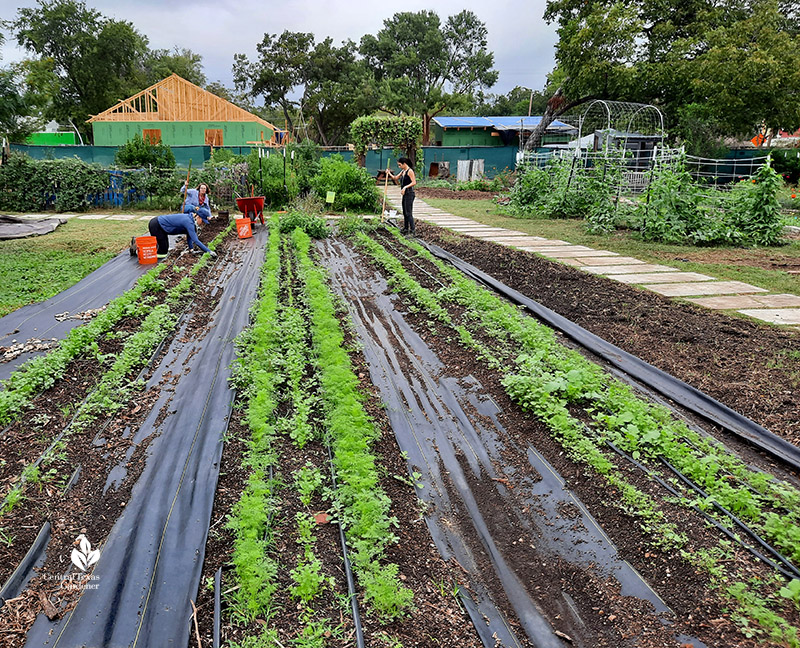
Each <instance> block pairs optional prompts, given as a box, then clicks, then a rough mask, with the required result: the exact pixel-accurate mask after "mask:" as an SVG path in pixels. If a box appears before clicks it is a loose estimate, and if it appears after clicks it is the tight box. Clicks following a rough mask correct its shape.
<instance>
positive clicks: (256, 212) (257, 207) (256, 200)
mask: <svg viewBox="0 0 800 648" xmlns="http://www.w3.org/2000/svg"><path fill="white" fill-rule="evenodd" d="M236 206H237V207H238V208H239V211H240V212H242V213H243V214H244V215H245V218H249V219H250V222H251V223H255V222H256V219H259V220H260V221H261V224H262V225H263V224H264V196H247V197H246V198H237V199H236Z"/></svg>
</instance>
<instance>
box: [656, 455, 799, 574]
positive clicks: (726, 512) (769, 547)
mask: <svg viewBox="0 0 800 648" xmlns="http://www.w3.org/2000/svg"><path fill="white" fill-rule="evenodd" d="M659 458H660V459H661V463H663V464H664V465H665V466H666V467H667V468H669V469H670V470H671V471H672V472H673V473H675V476H676V477H678V479H680V480H681V481H682V482H683V483H684V484H686V485H687V486H688V487H689V488H691V489H692V490H693V491H695V492H696V493H697V494H698V495H700V497H702V498H704V499H706V500H709V501H710V502H711V504H712V505H713V506H714V508H715V509H717V510H718V511H719V512H720V513H722V514H723V515H725V516H726V517H728V518H730V520H731V521H732V522H733V523H734V524H735V525H736V526H737V527H739V528H740V529H741V530H742V531H744V532H745V533H746V534H747V535H748V536H750V538H751V539H753V540H754V541H755V542H756V543H757V544H758V545H759V546H760V547H761V548H762V549H764V550H765V551H766V552H767V553H769V554H771V555H772V557H773V558H775V560H777V561H778V562H780V563H781V564H782V565H783V566H784V567H785V568H786V569H787V570H788V571H789V572H791V574H792V575H791V578H798V579H800V571H799V570H798V569H797V567H795V566H794V565H793V564H792V563H791V562H790V561H789V559H788V558H786V557H785V556H784V555H783V554H781V553H780V552H779V551H778V550H777V549H775V548H774V547H773V546H772V545H770V544H769V543H768V542H767V541H766V540H764V539H763V538H762V537H761V536H760V535H758V534H757V533H756V532H755V531H753V529H751V528H750V527H749V526H747V525H746V524H745V523H744V522H742V521H741V520H740V519H739V518H738V517H737V516H735V515H734V514H733V513H731V512H730V511H729V510H728V509H726V508H725V507H724V506H722V505H721V504H719V503H718V502H716V501H714V500H713V499H709V495H708V493H706V492H705V491H704V490H703V489H702V488H700V486H698V485H697V484H695V483H694V482H693V481H692V480H691V479H689V478H688V477H687V476H686V475H684V474H683V473H682V472H681V471H680V470H678V469H677V468H676V467H675V466H673V465H672V464H671V463H670V462H669V461H667V459H666V458H665V457H659Z"/></svg>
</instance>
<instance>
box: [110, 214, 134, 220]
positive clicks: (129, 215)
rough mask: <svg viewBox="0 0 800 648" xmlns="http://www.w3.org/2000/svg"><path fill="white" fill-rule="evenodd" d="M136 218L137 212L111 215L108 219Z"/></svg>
mask: <svg viewBox="0 0 800 648" xmlns="http://www.w3.org/2000/svg"><path fill="white" fill-rule="evenodd" d="M135 218H136V214H117V215H116V216H109V217H108V218H107V219H106V220H113V221H129V220H134V219H135Z"/></svg>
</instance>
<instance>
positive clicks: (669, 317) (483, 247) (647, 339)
mask: <svg viewBox="0 0 800 648" xmlns="http://www.w3.org/2000/svg"><path fill="white" fill-rule="evenodd" d="M417 231H418V234H419V236H420V237H421V238H423V239H424V240H426V241H430V242H431V243H435V244H436V245H439V246H440V247H442V248H444V249H445V250H448V251H449V252H452V253H453V254H455V255H457V256H459V257H460V258H462V259H464V260H465V261H467V262H469V263H471V264H472V265H474V266H476V267H477V268H479V269H481V270H483V271H484V272H487V273H488V274H490V275H492V276H493V277H495V278H496V279H498V280H499V281H502V282H503V283H505V284H506V285H507V286H509V287H511V288H514V289H515V290H517V291H519V292H521V293H522V294H524V295H526V296H527V297H530V298H531V299H534V300H536V301H537V302H539V303H540V304H542V305H544V306H546V307H547V308H550V309H551V310H553V311H555V312H557V313H559V314H560V315H563V316H564V317H566V318H568V319H570V320H572V321H573V322H575V323H576V324H579V325H580V326H582V327H584V328H585V329H587V330H589V331H591V332H592V333H594V334H596V335H598V336H600V337H602V338H603V339H605V340H607V341H609V342H611V343H613V344H615V345H616V346H618V347H620V348H621V349H623V350H625V351H627V352H629V353H631V354H633V355H635V356H637V357H639V358H641V359H642V360H645V361H646V362H649V363H650V364H652V365H654V366H656V367H658V368H659V369H662V370H664V371H666V372H667V373H670V374H672V375H673V376H675V377H677V378H680V379H681V380H683V381H684V382H686V383H688V384H690V385H692V386H694V387H696V388H697V389H699V390H701V391H703V392H705V393H707V394H709V395H710V396H712V397H713V398H715V399H716V400H718V401H720V402H721V403H723V404H725V405H727V406H728V407H730V408H731V409H733V410H736V411H737V412H740V413H741V414H743V415H745V416H747V417H748V418H750V419H752V420H753V421H755V422H756V423H758V424H760V425H762V426H764V427H765V428H767V429H768V430H770V431H772V432H774V433H775V434H778V435H780V436H782V437H783V438H785V439H786V440H787V441H790V442H791V443H794V444H795V445H799V444H800V332H798V331H796V330H792V329H787V328H777V327H773V326H769V325H766V324H759V323H756V322H753V321H751V320H744V319H739V318H736V317H731V316H729V315H725V314H723V313H719V312H715V311H711V310H708V309H705V308H702V307H700V306H696V305H694V304H689V303H684V302H678V301H675V300H672V299H669V298H666V297H662V296H661V295H657V294H655V293H652V292H650V291H647V290H643V289H640V288H635V287H633V286H627V285H624V284H621V283H619V282H617V281H612V280H611V279H606V278H604V277H598V276H594V275H590V274H588V273H585V272H582V271H580V270H577V269H575V268H572V267H570V266H566V265H563V264H561V263H557V262H555V261H550V260H547V259H544V258H542V257H539V256H537V255H535V254H531V253H529V252H524V251H522V250H515V249H512V248H510V247H506V246H502V245H498V244H496V243H491V242H489V241H484V240H480V239H475V238H470V237H465V236H461V235H458V234H455V233H452V232H446V231H444V230H442V229H440V228H436V227H433V226H430V225H426V224H425V223H420V224H419V227H418V230H417Z"/></svg>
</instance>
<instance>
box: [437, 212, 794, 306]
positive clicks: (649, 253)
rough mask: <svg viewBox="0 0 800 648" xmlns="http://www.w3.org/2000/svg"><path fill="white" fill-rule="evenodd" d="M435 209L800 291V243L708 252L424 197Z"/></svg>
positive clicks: (620, 232)
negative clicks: (596, 232)
mask: <svg viewBox="0 0 800 648" xmlns="http://www.w3.org/2000/svg"><path fill="white" fill-rule="evenodd" d="M425 202H427V203H428V204H430V205H431V206H433V207H438V208H439V209H443V210H444V211H446V212H449V213H451V214H454V215H456V216H462V217H464V218H471V219H473V220H475V221H478V222H479V223H484V224H486V225H491V226H493V227H504V228H506V229H510V230H517V231H520V232H525V233H526V234H531V235H533V236H543V237H545V238H549V239H560V240H562V241H568V242H569V243H573V244H575V245H586V246H589V247H593V248H598V249H604V250H611V251H612V252H617V253H619V254H622V255H624V256H632V257H636V258H637V259H641V260H642V261H645V262H648V263H660V264H665V265H671V266H673V267H675V268H677V269H679V270H683V271H687V272H700V273H702V274H707V275H710V276H712V277H715V278H717V279H726V280H735V281H744V282H746V283H751V284H754V285H756V286H760V287H762V288H766V289H767V290H770V291H772V292H776V293H785V292H789V293H795V294H796V293H798V290H799V289H798V276H797V275H796V274H789V273H788V272H787V270H800V239H794V240H792V241H791V242H790V243H789V244H787V245H784V246H781V247H774V248H736V247H729V248H720V247H710V248H703V247H697V246H693V245H668V244H665V243H650V242H647V241H642V240H639V239H637V238H635V237H634V236H633V235H632V233H631V232H630V231H625V230H618V231H616V232H614V233H612V234H608V235H596V234H589V233H587V232H586V231H585V229H584V227H583V221H580V220H574V219H544V218H530V219H520V218H511V217H510V216H507V215H505V214H500V213H498V211H497V206H496V205H495V204H494V203H492V202H491V201H489V200H451V199H438V198H437V199H434V198H431V199H425Z"/></svg>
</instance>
